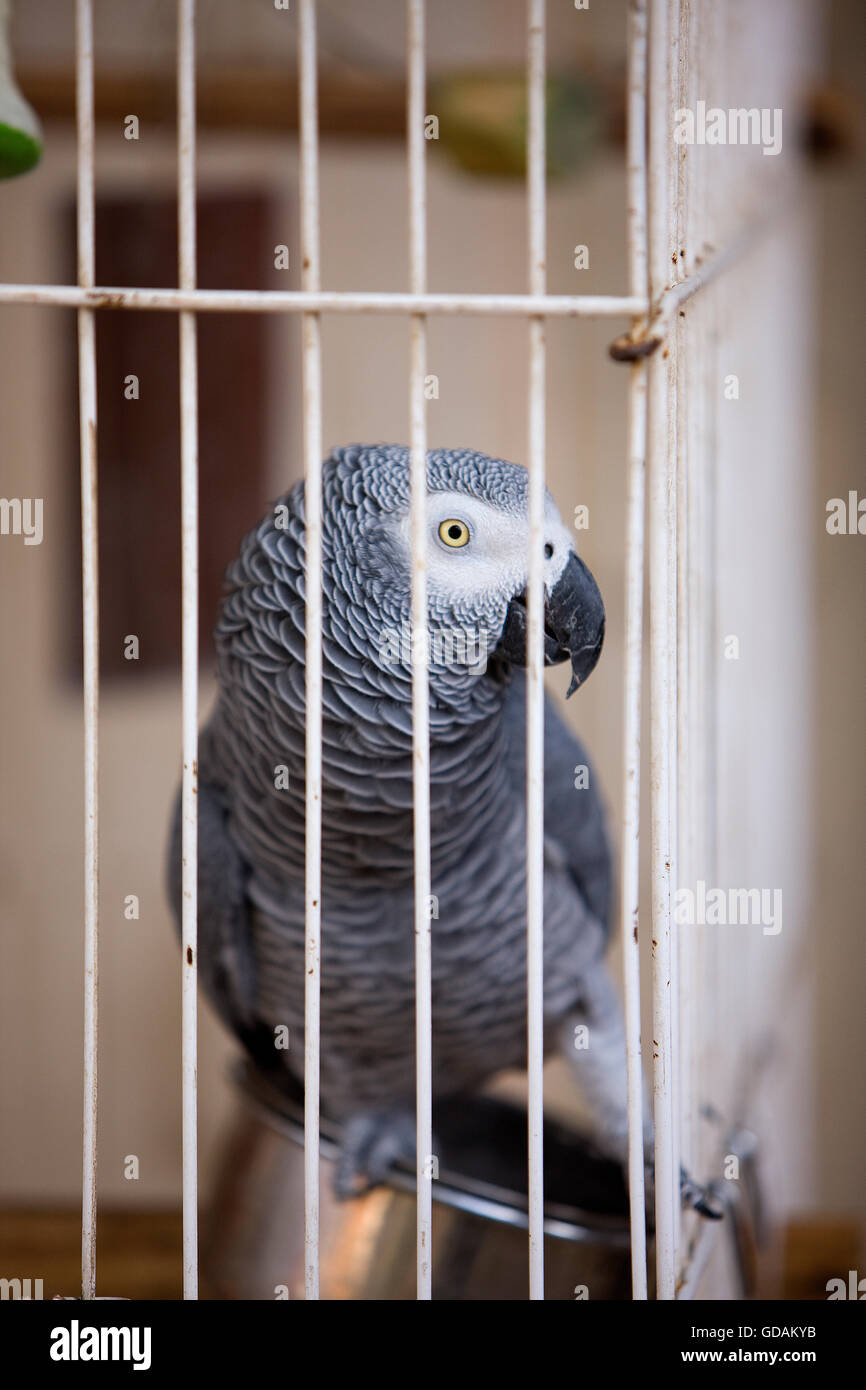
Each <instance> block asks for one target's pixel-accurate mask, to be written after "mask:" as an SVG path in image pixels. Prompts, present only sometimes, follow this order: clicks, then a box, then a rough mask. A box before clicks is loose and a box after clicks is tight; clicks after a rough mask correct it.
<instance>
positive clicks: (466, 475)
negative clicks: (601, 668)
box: [325, 445, 605, 695]
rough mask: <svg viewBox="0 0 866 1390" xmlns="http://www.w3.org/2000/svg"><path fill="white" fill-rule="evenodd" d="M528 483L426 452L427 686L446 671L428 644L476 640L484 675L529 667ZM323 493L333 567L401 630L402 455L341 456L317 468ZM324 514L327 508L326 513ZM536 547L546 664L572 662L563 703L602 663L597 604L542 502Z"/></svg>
mask: <svg viewBox="0 0 866 1390" xmlns="http://www.w3.org/2000/svg"><path fill="white" fill-rule="evenodd" d="M330 468H333V469H334V472H333V474H331V473H330V471H329V469H330ZM528 481H529V475H528V473H527V471H526V469H524V468H522V467H520V466H519V465H517V464H513V463H508V462H505V461H504V460H502V459H491V458H488V457H487V456H486V455H484V454H480V453H477V452H475V451H474V450H468V449H432V450H430V451H429V452H428V455H427V569H428V579H427V585H428V625H429V630H430V641H431V656H430V669H431V679H433V678H434V677H435V675H436V668H437V666H439V665H442V666H447V665H448V662H447V661H441V662H440V661H438V660H437V645H436V642H437V636H438V637H439V638H442V637H443V636H447V635H448V634H454V633H462V634H473V636H472V638H471V639H470V640H469V644H468V645H467V646H465V647H464V650H467V651H471V652H473V653H476V654H480V656H481V668H482V669H486V670H487V671H488V674H494V673H496V672H497V671H501V670H503V669H507V668H508V667H509V666H511V665H519V666H522V665H525V664H526V660H527V657H526V635H527V607H526V594H527V570H528V549H529V517H528V503H529V496H528ZM325 488H326V494H330V496H331V498H332V499H333V494H334V490H335V489H336V492H337V494H338V496H339V501H340V504H341V505H340V506H339V507H338V508H337V509H336V511H337V512H340V513H342V515H343V521H342V522H341V523H340V524H339V525H338V526H337V528H336V529H335V530H334V532H333V533H332V534H331V536H330V544H329V539H328V535H327V523H326V541H325V546H326V554H327V553H328V552H330V556H331V561H330V562H331V564H332V565H335V564H336V563H337V562H339V563H340V565H342V566H345V562H346V560H347V559H350V560H352V561H354V565H353V566H352V568H353V571H354V572H355V573H357V574H358V576H359V577H360V579H361V582H362V585H363V588H364V601H365V607H366V608H367V610H368V611H370V610H372V611H374V612H376V613H377V615H378V620H379V622H380V623H381V622H386V621H389V620H390V621H395V620H397V619H398V618H399V619H400V621H402V622H404V623H405V622H406V620H407V619H408V616H409V612H410V583H411V579H410V576H411V572H412V560H411V537H410V521H409V450H408V449H407V448H405V447H403V446H398V445H377V446H350V447H348V448H345V449H338V450H336V451H335V452H334V453H333V454H332V456H331V460H330V461H329V464H327V465H326V474H325ZM347 509H350V510H351V513H352V521H351V525H350V524H348V522H347V521H346V511H347ZM329 513H330V514H331V515H333V514H334V508H333V507H331V508H328V507H326V515H328V514H329ZM543 541H544V660H545V665H548V666H550V665H557V664H559V663H561V662H564V661H570V662H571V670H572V678H571V684H570V686H569V690H568V694H569V695H571V694H572V693H573V691H574V690H576V689H577V687H578V685H580V684H582V682H583V681H585V680H586V678H587V676H589V674H590V672H591V671H592V670H593V668H594V666H595V664H596V662H597V661H598V658H599V655H600V653H601V647H602V642H603V639H604V622H605V615H604V604H603V602H602V598H601V594H600V593H599V590H598V586H597V584H596V582H595V580H594V578H593V576H592V574H591V573H590V571H589V569H588V568H587V566H586V565H585V564H584V562H583V561H582V560H581V559H580V558H579V557H578V556H577V554H576V553H575V550H574V546H573V543H572V539H571V535H570V533H569V531H568V529H567V528H566V526H565V524H564V523H563V521H562V518H561V517H560V515H559V512H558V510H557V507H556V504H555V503H554V501H553V498H552V497H551V496H550V494H549V493H548V494H547V497H546V500H545V518H544V533H543ZM347 551H348V552H349V553H348V554H347ZM451 652H452V655H453V645H452V647H451ZM464 664H465V665H470V664H471V663H470V662H468V661H466V662H464Z"/></svg>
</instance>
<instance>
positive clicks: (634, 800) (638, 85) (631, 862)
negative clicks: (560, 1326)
mask: <svg viewBox="0 0 866 1390" xmlns="http://www.w3.org/2000/svg"><path fill="white" fill-rule="evenodd" d="M646 33H647V19H646V0H632V4H631V8H630V10H629V29H628V98H627V117H628V134H627V151H626V156H627V197H628V215H627V221H626V230H627V234H628V277H629V292H630V293H631V294H636V295H646V292H647V256H646V236H647V226H646V216H647V214H646V63H647V39H646ZM645 322H646V319H645V318H644V319H643V320H638V321H637V322H636V324H635V328H640V327H641V326H642V324H645ZM646 376H647V368H646V364H645V363H643V362H635V363H634V364H633V366H632V367H631V368H630V371H629V385H628V507H627V517H626V618H625V691H624V718H623V757H624V777H625V780H624V786H623V834H622V858H621V863H620V910H621V923H620V925H621V936H622V953H623V983H624V992H625V1034H626V1074H627V1090H628V1187H629V1209H630V1222H631V1278H632V1297H633V1298H636V1299H645V1298H646V1297H647V1257H646V1210H645V1193H644V1161H645V1160H644V1144H643V1069H642V1058H641V1019H640V940H639V920H640V721H641V668H642V661H643V581H644V509H645V497H646V425H647V416H646V390H647V380H646Z"/></svg>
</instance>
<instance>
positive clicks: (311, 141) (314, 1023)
mask: <svg viewBox="0 0 866 1390" xmlns="http://www.w3.org/2000/svg"><path fill="white" fill-rule="evenodd" d="M298 32H299V39H300V48H299V73H300V103H301V110H300V144H301V159H300V194H301V262H302V270H301V281H302V284H303V287H304V290H305V291H308V292H309V291H313V292H314V291H317V290H318V288H319V274H320V270H319V131H318V108H317V80H316V7H315V0H300V4H299V10H298ZM302 334H303V414H304V477H305V480H306V481H305V484H304V489H305V490H304V512H305V518H306V526H305V544H306V552H307V568H306V632H307V637H306V656H307V660H306V750H305V759H306V806H305V815H306V833H305V857H304V866H305V867H304V876H305V884H304V922H305V936H306V947H305V970H304V1293H305V1297H306V1298H308V1299H317V1298H318V1297H319V1049H320V1036H319V1033H320V1012H321V949H320V947H321V926H322V904H321V896H322V349H321V339H320V322H319V316H318V314H317V313H305V314H304V317H303V320H302Z"/></svg>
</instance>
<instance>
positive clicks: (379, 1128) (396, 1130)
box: [334, 1110, 415, 1199]
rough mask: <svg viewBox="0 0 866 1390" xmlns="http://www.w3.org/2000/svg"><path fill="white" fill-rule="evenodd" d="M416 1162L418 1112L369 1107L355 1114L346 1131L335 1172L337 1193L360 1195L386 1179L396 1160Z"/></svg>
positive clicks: (351, 1195)
mask: <svg viewBox="0 0 866 1390" xmlns="http://www.w3.org/2000/svg"><path fill="white" fill-rule="evenodd" d="M401 1161H402V1162H404V1163H410V1164H413V1165H414V1163H415V1115H414V1112H412V1111H407V1110H368V1111H365V1112H364V1113H363V1114H361V1115H353V1116H352V1118H351V1119H350V1120H349V1121H348V1122H347V1124H346V1126H345V1129H344V1131H343V1140H342V1144H341V1146H340V1156H339V1159H338V1160H337V1169H336V1173H335V1174H334V1191H335V1193H336V1194H337V1196H338V1197H340V1198H343V1199H348V1198H350V1197H361V1196H363V1194H364V1193H365V1192H369V1191H370V1190H371V1189H372V1188H374V1187H378V1186H379V1184H380V1183H383V1182H385V1181H386V1180H387V1177H388V1173H389V1171H390V1169H391V1167H392V1165H393V1164H394V1163H398V1162H401Z"/></svg>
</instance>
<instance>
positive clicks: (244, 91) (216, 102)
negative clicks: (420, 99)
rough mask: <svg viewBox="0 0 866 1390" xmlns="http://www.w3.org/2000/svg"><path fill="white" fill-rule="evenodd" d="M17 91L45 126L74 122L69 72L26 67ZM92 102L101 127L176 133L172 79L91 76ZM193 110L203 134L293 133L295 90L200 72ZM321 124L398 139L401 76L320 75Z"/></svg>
mask: <svg viewBox="0 0 866 1390" xmlns="http://www.w3.org/2000/svg"><path fill="white" fill-rule="evenodd" d="M18 84H19V86H20V88H21V90H22V91H23V92H24V94H25V96H26V97H27V99H28V101H30V102H31V104H32V105H33V107H34V108H35V110H36V111H37V112H38V113H39V116H40V118H41V119H42V120H43V121H73V120H74V119H75V77H74V73H73V72H72V71H71V70H69V69H68V68H65V67H64V68H42V67H27V66H26V65H24V66H21V67H20V68H19V71H18ZM94 96H95V114H96V120H97V122H98V123H99V124H102V125H106V124H113V123H117V125H118V126H119V125H120V124H121V123H122V121H123V118H124V116H129V115H136V116H138V118H139V120H140V121H141V122H143V123H146V122H150V123H157V124H165V125H170V126H172V127H173V126H174V123H175V119H176V88H175V78H174V74H173V73H172V72H166V71H162V70H156V69H154V70H153V71H152V72H148V71H146V70H143V69H136V70H134V71H126V72H123V71H121V72H105V73H101V74H97V77H96V83H95V93H94ZM196 107H197V116H198V123H199V125H200V126H201V127H202V128H203V129H211V130H229V129H230V130H262V131H278V132H280V131H287V130H289V131H291V130H297V127H298V88H297V82H296V81H295V79H294V77H293V75H292V74H291V73H287V72H285V71H283V70H282V69H278V68H262V67H258V68H212V69H210V70H208V69H204V70H203V71H201V72H200V74H199V77H198V86H197V96H196ZM319 122H320V129H321V131H322V134H323V135H340V136H360V137H371V136H373V137H380V138H388V139H394V138H403V137H404V136H405V132H406V89H405V84H404V82H403V79H402V78H401V77H400V75H399V74H397V75H394V76H391V75H390V74H387V73H386V74H383V73H375V74H367V73H358V72H351V73H348V72H340V73H339V74H335V73H328V72H327V71H323V72H322V73H321V75H320V78H319Z"/></svg>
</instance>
